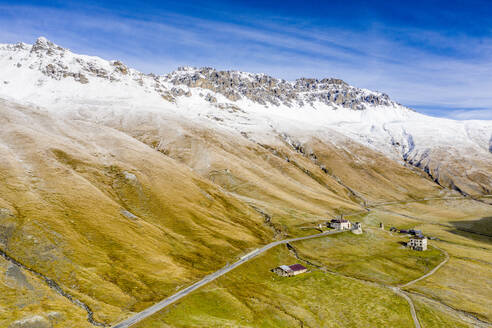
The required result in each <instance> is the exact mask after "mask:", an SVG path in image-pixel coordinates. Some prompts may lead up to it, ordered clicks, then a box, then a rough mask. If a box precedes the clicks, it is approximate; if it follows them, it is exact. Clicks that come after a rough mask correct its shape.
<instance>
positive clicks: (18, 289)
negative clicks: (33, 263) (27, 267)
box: [0, 257, 92, 328]
mask: <svg viewBox="0 0 492 328" xmlns="http://www.w3.org/2000/svg"><path fill="white" fill-rule="evenodd" d="M0 295H1V297H0V300H1V305H0V327H8V326H9V324H10V323H12V322H13V321H15V320H18V319H21V318H23V317H25V315H26V313H29V315H30V316H34V315H44V316H45V319H46V320H47V321H50V322H51V324H52V326H53V328H63V327H80V328H85V327H92V326H91V325H90V324H89V323H88V322H87V321H86V315H87V313H86V312H85V311H83V310H82V309H79V308H77V307H75V306H73V304H72V303H70V301H68V300H67V299H66V298H64V297H61V296H59V295H57V294H55V293H53V292H52V291H51V290H50V289H49V287H47V286H46V285H45V284H44V282H42V281H41V280H39V279H38V278H37V277H36V276H34V275H32V274H31V273H29V272H26V271H24V270H20V271H17V270H16V269H15V267H12V265H11V264H10V263H9V262H7V261H6V260H5V259H3V258H2V257H0ZM50 319H51V320H50Z"/></svg>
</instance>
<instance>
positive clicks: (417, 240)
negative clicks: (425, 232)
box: [407, 235, 427, 251]
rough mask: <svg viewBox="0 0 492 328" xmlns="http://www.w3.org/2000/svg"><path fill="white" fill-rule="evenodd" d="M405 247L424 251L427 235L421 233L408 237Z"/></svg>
mask: <svg viewBox="0 0 492 328" xmlns="http://www.w3.org/2000/svg"><path fill="white" fill-rule="evenodd" d="M407 247H409V248H411V249H413V250H416V251H425V250H426V249H427V237H425V236H422V235H417V236H414V237H412V238H410V241H409V242H408V243H407Z"/></svg>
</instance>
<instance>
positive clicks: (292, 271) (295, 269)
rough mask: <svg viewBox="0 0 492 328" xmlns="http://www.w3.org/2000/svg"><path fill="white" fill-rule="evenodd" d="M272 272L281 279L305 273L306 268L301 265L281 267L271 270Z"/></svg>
mask: <svg viewBox="0 0 492 328" xmlns="http://www.w3.org/2000/svg"><path fill="white" fill-rule="evenodd" d="M272 271H273V272H275V273H276V274H278V275H279V276H281V277H292V276H296V275H298V274H301V273H304V272H306V271H307V268H306V267H305V266H304V265H302V264H292V265H281V266H279V267H276V268H275V269H272Z"/></svg>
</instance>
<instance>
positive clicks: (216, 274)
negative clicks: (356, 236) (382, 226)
mask: <svg viewBox="0 0 492 328" xmlns="http://www.w3.org/2000/svg"><path fill="white" fill-rule="evenodd" d="M346 231H350V230H334V231H327V232H323V233H319V234H316V235H311V236H305V237H298V238H291V239H284V240H278V241H274V242H273V243H270V244H268V245H265V246H263V247H261V248H258V249H257V250H255V251H252V252H250V253H248V254H246V255H245V256H243V257H241V258H240V259H239V261H237V262H234V263H233V264H231V265H228V266H225V267H223V268H222V269H219V270H217V271H215V272H214V273H212V274H209V275H208V276H205V277H204V278H203V279H202V280H200V281H198V282H196V283H194V284H193V285H191V286H189V287H186V288H185V289H183V290H180V291H179V292H177V293H176V294H174V295H171V296H169V297H168V298H166V299H164V300H162V301H160V302H159V303H156V304H154V305H152V306H151V307H148V308H146V309H145V310H143V311H142V312H139V313H137V314H135V315H134V316H132V317H130V318H128V319H126V320H124V321H122V322H120V323H118V324H116V325H115V326H113V328H127V327H131V326H133V325H134V324H136V323H138V322H140V321H142V320H143V319H145V318H147V317H149V316H151V315H153V314H154V313H156V312H158V311H160V310H162V309H163V308H165V307H167V306H169V305H171V304H172V303H174V302H176V301H177V300H179V299H181V298H183V297H185V296H186V295H188V294H189V293H191V292H192V291H195V290H197V289H198V288H200V287H202V286H204V285H206V284H208V283H209V282H211V281H213V280H215V279H217V278H219V277H220V276H222V275H224V274H226V273H227V272H229V271H231V270H234V269H235V268H237V267H238V266H240V265H241V264H243V263H245V262H248V261H249V260H251V259H252V258H254V257H256V256H258V255H260V254H261V253H264V252H266V251H267V250H269V249H271V248H274V247H276V246H278V245H282V244H287V243H293V242H296V241H300V240H306V239H312V238H320V237H324V236H328V235H334V234H337V233H342V232H346Z"/></svg>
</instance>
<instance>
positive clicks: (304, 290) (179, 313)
mask: <svg viewBox="0 0 492 328" xmlns="http://www.w3.org/2000/svg"><path fill="white" fill-rule="evenodd" d="M295 262H297V260H296V259H295V258H294V257H293V256H292V254H291V253H289V251H288V250H287V249H286V248H285V247H280V248H276V249H274V250H271V251H269V252H268V253H266V254H265V255H262V256H261V257H259V258H257V259H255V260H254V261H252V262H250V263H247V264H245V265H244V266H242V267H240V268H238V269H236V270H234V271H233V272H231V273H230V274H227V276H224V277H221V278H219V279H218V280H217V281H216V282H213V283H211V284H210V285H208V286H206V287H204V288H203V289H202V290H200V291H198V292H195V293H193V294H192V295H190V296H189V297H186V298H185V299H184V300H183V301H180V302H178V303H177V304H176V305H174V306H172V307H171V308H169V309H168V310H166V311H164V312H162V313H160V314H159V315H157V316H154V317H151V318H149V319H147V320H144V321H143V322H142V323H140V324H139V325H137V327H142V328H143V327H145V328H150V327H167V326H169V327H211V326H213V327H297V326H301V323H302V326H304V327H361V326H364V327H376V326H392V327H412V325H413V322H412V319H411V317H410V312H409V310H408V306H407V304H406V302H405V301H404V300H402V299H400V298H399V297H397V296H396V295H394V294H393V293H392V292H391V291H389V290H388V289H385V288H380V287H377V286H372V285H367V284H364V283H361V282H358V281H355V280H352V279H349V278H345V277H341V276H336V275H332V274H328V273H324V272H321V271H315V272H311V273H307V274H303V275H299V276H297V277H293V278H285V277H278V276H277V275H275V274H273V273H271V272H269V269H271V268H273V267H275V266H278V265H280V264H292V263H295ZM374 299H377V300H378V302H371V301H370V300H374Z"/></svg>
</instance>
